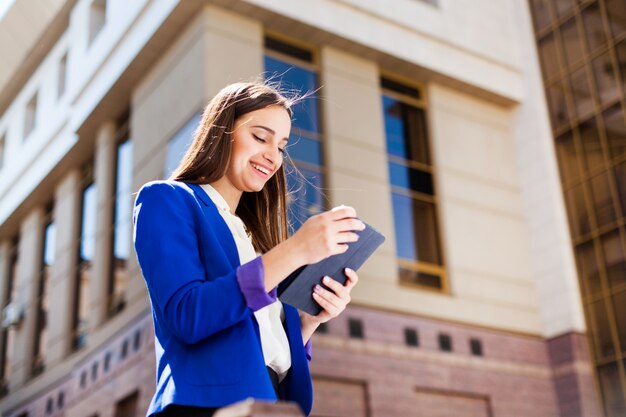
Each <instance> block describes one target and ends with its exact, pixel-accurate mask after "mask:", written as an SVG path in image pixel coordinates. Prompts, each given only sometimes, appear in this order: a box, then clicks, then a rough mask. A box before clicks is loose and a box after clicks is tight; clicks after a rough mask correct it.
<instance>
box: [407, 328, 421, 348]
mask: <svg viewBox="0 0 626 417" xmlns="http://www.w3.org/2000/svg"><path fill="white" fill-rule="evenodd" d="M404 343H405V344H406V345H407V346H414V347H417V346H419V345H420V342H419V336H418V334H417V330H415V329H409V328H406V329H404Z"/></svg>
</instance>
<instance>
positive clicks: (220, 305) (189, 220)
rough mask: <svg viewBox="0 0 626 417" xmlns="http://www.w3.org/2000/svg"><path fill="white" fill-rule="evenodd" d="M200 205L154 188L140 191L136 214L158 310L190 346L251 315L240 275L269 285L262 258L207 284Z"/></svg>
mask: <svg viewBox="0 0 626 417" xmlns="http://www.w3.org/2000/svg"><path fill="white" fill-rule="evenodd" d="M194 204H197V202H196V201H195V199H194V198H193V196H191V195H190V194H188V193H187V192H186V191H185V190H183V189H180V188H177V187H175V186H174V185H172V184H168V183H151V184H148V185H146V186H144V187H143V188H142V189H141V190H140V191H139V194H138V196H137V199H136V201H135V209H134V234H133V236H134V244H135V250H136V253H137V259H138V261H139V265H140V267H141V271H142V273H143V276H144V278H145V280H146V285H147V287H148V292H149V294H150V298H151V301H152V306H153V308H155V309H158V310H159V311H160V312H161V313H162V317H163V319H164V321H165V323H164V325H165V326H166V328H167V329H168V330H169V331H170V332H171V333H172V334H174V335H175V336H176V337H177V338H178V339H180V340H181V341H183V342H185V343H188V344H192V343H196V342H199V341H201V340H203V339H205V338H207V337H209V336H211V335H213V334H215V333H217V332H219V331H221V330H223V329H225V328H228V327H230V326H232V325H234V324H236V323H238V322H240V321H242V320H244V319H245V318H246V317H248V316H249V315H251V314H252V311H253V310H252V309H251V308H250V307H249V306H248V304H247V301H246V297H245V295H244V293H243V292H242V289H241V287H240V285H239V282H238V275H239V276H246V277H249V278H251V279H254V280H255V281H257V282H263V275H264V271H263V264H262V262H261V258H260V257H259V258H256V259H254V260H252V261H250V262H248V263H246V264H244V265H242V266H240V267H239V268H238V269H237V270H232V271H230V272H229V273H227V274H226V275H223V276H219V277H217V278H215V279H212V280H210V281H209V280H206V274H205V268H204V265H203V264H202V261H201V259H200V252H199V248H198V238H197V235H196V233H197V232H196V230H197V229H196V226H197V225H196V224H195V222H197V219H194V207H193V205H194ZM195 215H196V216H197V213H196V214H195Z"/></svg>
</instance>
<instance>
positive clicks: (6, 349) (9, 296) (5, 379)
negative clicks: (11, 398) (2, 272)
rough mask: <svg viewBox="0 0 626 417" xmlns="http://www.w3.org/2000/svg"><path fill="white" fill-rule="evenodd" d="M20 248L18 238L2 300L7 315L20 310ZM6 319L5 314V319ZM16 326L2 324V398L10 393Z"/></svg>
mask: <svg viewBox="0 0 626 417" xmlns="http://www.w3.org/2000/svg"><path fill="white" fill-rule="evenodd" d="M18 246H19V240H18V239H17V238H16V239H14V240H13V242H12V244H11V248H10V249H9V269H8V273H9V275H8V277H7V280H6V282H4V283H3V284H4V285H5V288H4V290H5V298H4V300H2V312H3V313H6V312H7V310H8V309H10V308H12V307H13V308H14V309H15V308H18V306H17V305H16V304H13V303H15V302H16V294H15V277H17V273H18V254H19V251H18ZM5 317H6V315H5V314H3V319H4V318H5ZM14 340H15V325H13V324H12V323H9V322H5V321H4V320H3V323H2V345H1V346H0V397H3V396H5V395H6V394H8V392H9V379H10V378H11V358H12V357H13V354H14V352H15V343H14Z"/></svg>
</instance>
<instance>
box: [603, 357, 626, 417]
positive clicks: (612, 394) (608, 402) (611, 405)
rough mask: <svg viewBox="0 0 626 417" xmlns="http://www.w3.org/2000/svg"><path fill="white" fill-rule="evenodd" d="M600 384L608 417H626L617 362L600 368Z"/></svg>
mask: <svg viewBox="0 0 626 417" xmlns="http://www.w3.org/2000/svg"><path fill="white" fill-rule="evenodd" d="M598 382H599V384H600V391H601V392H602V400H603V403H604V412H605V415H606V417H622V416H624V415H626V406H625V405H624V392H623V391H622V384H621V383H620V378H619V368H618V366H617V362H611V363H608V364H606V365H602V366H598Z"/></svg>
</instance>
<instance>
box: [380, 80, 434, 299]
mask: <svg viewBox="0 0 626 417" xmlns="http://www.w3.org/2000/svg"><path fill="white" fill-rule="evenodd" d="M381 86H382V88H383V97H382V101H383V111H384V119H385V136H386V140H387V155H388V164H389V177H390V181H391V190H392V195H391V200H392V204H393V215H394V216H393V217H394V222H395V232H396V252H397V256H398V258H399V267H400V268H399V269H400V271H399V273H400V280H401V282H406V283H411V284H417V285H419V286H421V287H425V288H430V289H436V290H442V291H445V290H446V279H445V269H444V266H443V256H442V253H441V244H440V234H439V224H438V210H437V195H436V190H435V184H434V179H433V176H434V167H433V163H432V160H431V156H430V145H429V140H428V128H427V125H426V112H425V111H424V109H423V107H424V103H423V101H422V100H421V95H420V92H419V90H418V89H416V88H411V87H403V86H402V85H399V84H398V83H396V82H395V81H391V80H387V79H384V78H383V79H382V80H381Z"/></svg>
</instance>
